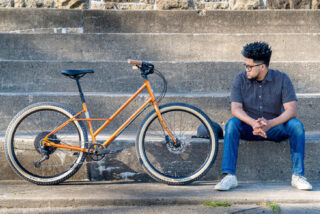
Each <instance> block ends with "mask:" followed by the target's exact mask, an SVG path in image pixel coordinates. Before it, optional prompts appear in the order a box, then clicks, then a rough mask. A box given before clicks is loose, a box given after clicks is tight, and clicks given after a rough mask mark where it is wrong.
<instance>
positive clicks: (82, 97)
mask: <svg viewBox="0 0 320 214" xmlns="http://www.w3.org/2000/svg"><path fill="white" fill-rule="evenodd" d="M76 81H77V86H78V89H79V93H80V98H81V102H82V103H85V102H86V101H85V99H84V96H83V93H82V89H81V85H80V81H79V78H76Z"/></svg>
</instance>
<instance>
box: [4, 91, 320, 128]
mask: <svg viewBox="0 0 320 214" xmlns="http://www.w3.org/2000/svg"><path fill="white" fill-rule="evenodd" d="M130 95H131V94H130ZM130 95H129V94H108V93H86V94H85V96H86V100H87V105H88V109H89V111H90V116H91V118H107V117H110V116H111V115H112V114H113V113H114V112H115V111H116V110H117V109H118V108H119V107H120V106H121V105H122V104H123V103H124V102H125V101H126V100H128V99H129V98H130ZM0 99H1V108H0V109H1V112H0V119H1V121H2V122H1V124H0V131H1V132H2V133H3V132H4V131H5V130H6V128H7V126H8V124H9V122H10V121H11V119H12V118H13V116H14V115H15V114H17V113H18V112H19V111H20V110H22V109H23V108H24V107H26V106H27V105H30V104H31V103H36V102H41V101H51V102H58V103H61V104H63V105H65V106H68V107H70V108H72V109H73V110H74V111H76V112H78V111H80V110H81V108H82V107H81V102H80V98H79V95H78V94H77V93H41V92H35V93H28V92H27V93H10V92H8V93H0ZM145 99H146V96H138V97H137V98H136V100H134V101H133V103H132V104H130V105H129V106H128V107H127V108H126V110H125V111H124V112H122V113H121V114H120V115H119V118H118V119H117V120H115V121H113V122H112V123H110V126H109V128H108V129H107V130H109V131H111V130H115V129H116V128H117V127H119V126H120V125H121V124H122V123H123V122H124V121H125V120H126V119H127V118H128V117H129V116H130V115H131V114H132V112H134V111H135V110H136V109H138V107H139V106H140V105H142V103H143V102H144V101H145ZM298 100H299V101H298V118H299V119H300V120H301V121H302V122H303V124H304V126H305V129H306V130H307V131H317V130H319V127H320V115H319V110H320V109H319V106H320V94H319V93H318V94H298ZM169 102H184V103H188V104H191V105H195V106H197V107H199V108H200V109H202V110H203V111H204V112H205V113H206V114H208V116H209V117H210V118H211V119H212V120H214V121H216V122H217V123H219V124H220V125H221V127H223V128H224V126H225V124H226V122H227V121H228V120H229V119H230V117H231V113H230V103H229V94H214V93H211V94H195V93H193V94H189V93H188V94H187V93H177V94H173V93H168V94H167V96H166V97H165V98H164V99H163V100H162V101H161V103H160V104H165V103H169ZM150 110H151V107H150V108H149V109H148V111H150ZM148 111H145V113H143V114H142V115H141V116H140V117H139V118H137V119H136V121H135V122H134V123H133V124H132V125H131V126H130V127H129V128H128V130H130V131H133V130H134V131H136V130H138V127H139V124H140V122H141V120H142V118H143V116H144V115H145V114H146V113H147V112H148ZM99 124H100V123H98V122H97V123H95V125H94V128H95V129H96V128H98V125H99Z"/></svg>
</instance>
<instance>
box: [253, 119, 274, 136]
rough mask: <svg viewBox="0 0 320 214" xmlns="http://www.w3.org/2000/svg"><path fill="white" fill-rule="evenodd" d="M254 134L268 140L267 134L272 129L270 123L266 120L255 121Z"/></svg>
mask: <svg viewBox="0 0 320 214" xmlns="http://www.w3.org/2000/svg"><path fill="white" fill-rule="evenodd" d="M252 128H253V132H252V133H253V134H254V135H260V136H261V137H263V138H267V134H266V132H267V131H268V130H269V129H270V122H269V121H268V120H266V119H265V118H263V117H262V118H258V119H257V120H255V122H254V124H253V126H252Z"/></svg>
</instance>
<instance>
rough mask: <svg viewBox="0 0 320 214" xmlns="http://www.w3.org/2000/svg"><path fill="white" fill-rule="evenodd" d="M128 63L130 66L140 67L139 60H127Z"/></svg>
mask: <svg viewBox="0 0 320 214" xmlns="http://www.w3.org/2000/svg"><path fill="white" fill-rule="evenodd" d="M128 63H129V64H132V65H137V66H142V61H139V60H133V59H128Z"/></svg>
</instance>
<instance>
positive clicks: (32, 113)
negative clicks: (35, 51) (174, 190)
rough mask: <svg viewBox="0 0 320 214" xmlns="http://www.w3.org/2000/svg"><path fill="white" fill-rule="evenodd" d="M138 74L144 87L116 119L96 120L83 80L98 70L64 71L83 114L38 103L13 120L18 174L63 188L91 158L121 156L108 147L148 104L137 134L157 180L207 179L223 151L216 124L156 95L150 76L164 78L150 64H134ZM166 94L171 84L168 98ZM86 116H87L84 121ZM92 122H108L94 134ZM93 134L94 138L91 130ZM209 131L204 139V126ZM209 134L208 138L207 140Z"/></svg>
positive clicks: (10, 142) (10, 133) (9, 139)
mask: <svg viewBox="0 0 320 214" xmlns="http://www.w3.org/2000/svg"><path fill="white" fill-rule="evenodd" d="M128 62H129V63H130V64H133V65H134V66H133V70H138V71H140V72H141V76H142V77H143V79H144V84H143V85H142V86H141V87H140V88H139V89H138V90H137V91H136V92H135V93H134V95H133V96H132V97H131V98H130V99H129V100H127V101H126V102H125V103H124V104H123V105H122V106H121V107H120V108H119V109H118V110H117V111H116V112H115V113H114V114H113V115H112V116H111V117H110V118H108V119H93V118H90V115H89V112H88V109H87V105H86V102H85V98H84V94H83V92H82V89H81V86H80V81H79V80H80V78H81V77H83V76H84V75H86V74H88V73H94V71H92V70H63V71H62V74H64V75H65V76H68V77H70V78H72V79H74V80H76V83H77V86H78V89H79V93H80V98H81V101H82V107H83V109H82V111H80V112H79V113H74V112H73V111H72V110H71V109H70V108H67V107H65V106H63V105H60V104H57V103H51V102H45V103H36V104H33V105H30V106H28V107H26V108H25V109H23V110H22V111H20V112H19V113H18V114H17V115H16V116H15V117H14V118H13V120H12V121H11V123H10V125H9V127H8V129H7V131H6V136H5V152H6V157H7V159H8V161H9V163H10V165H11V167H12V168H13V169H14V171H15V172H16V173H17V174H18V175H19V176H21V177H22V178H23V179H25V180H27V181H30V182H32V183H35V184H45V185H49V184H58V183H60V182H63V181H64V180H66V179H68V178H70V177H71V176H72V175H74V174H75V173H76V172H77V171H78V170H79V169H80V167H81V165H82V164H83V163H84V161H85V158H86V157H87V155H88V156H89V157H90V158H91V160H93V161H99V160H101V159H102V158H103V157H104V156H105V155H107V154H110V153H113V152H117V151H113V150H111V149H108V145H109V144H110V143H111V142H112V141H113V140H114V139H115V138H116V137H117V136H119V135H120V134H121V132H122V131H123V130H124V129H125V128H126V127H127V126H128V125H130V123H131V122H132V121H133V120H134V119H135V118H136V117H137V116H139V115H140V114H141V113H142V112H143V111H144V110H145V109H146V108H147V107H148V106H153V108H154V109H153V110H152V111H151V112H150V113H149V114H148V115H147V116H146V117H145V119H144V120H143V122H142V123H141V125H140V128H139V130H138V132H137V138H136V150H137V155H138V158H139V161H140V163H141V164H142V166H143V167H144V169H145V170H146V172H147V173H148V174H149V175H150V176H151V177H153V178H154V179H156V180H158V181H160V182H164V183H167V184H187V183H191V182H193V181H195V180H198V179H199V178H201V177H202V176H203V175H204V174H205V173H206V172H207V171H208V170H209V169H210V167H211V166H212V164H213V162H214V161H215V158H216V155H217V152H218V135H217V131H216V130H215V127H214V126H213V124H212V121H211V120H210V119H209V118H208V117H207V116H206V115H205V114H204V113H203V112H202V111H201V110H200V109H198V108H196V107H194V106H191V105H188V104H184V103H169V104H165V105H162V106H159V105H158V101H157V99H156V97H155V95H154V93H153V90H152V87H151V84H150V81H149V80H148V75H150V74H153V73H155V74H158V75H159V76H160V77H161V78H162V80H163V81H164V83H166V81H165V79H164V77H163V76H162V74H161V73H160V72H159V71H157V70H156V69H155V68H154V65H153V64H151V63H147V62H141V61H136V60H129V61H128ZM145 89H146V90H147V92H148V94H149V96H148V98H147V100H146V101H145V102H144V104H142V105H141V106H140V107H139V108H138V109H137V110H136V111H135V112H134V113H133V114H132V115H131V116H130V117H129V118H128V119H127V121H126V122H124V123H123V124H122V125H121V126H120V127H119V128H118V129H117V130H116V131H115V132H114V133H113V134H112V135H111V136H110V137H109V138H108V139H107V140H106V141H104V142H103V143H99V142H97V140H96V137H97V135H98V134H99V133H100V132H101V131H102V130H103V129H104V128H105V127H107V126H108V124H109V123H110V122H111V121H112V120H114V118H116V117H117V115H118V114H119V113H120V112H121V111H122V110H123V109H125V108H126V107H127V106H128V105H129V103H130V102H131V101H132V100H134V99H135V98H136V97H137V96H138V95H139V94H140V93H141V92H142V91H144V90H145ZM165 92H166V84H164V90H163V93H162V96H160V97H164V95H165ZM80 115H85V117H84V118H81V117H80ZM92 121H104V123H103V124H102V125H101V126H100V127H99V128H98V129H97V130H96V131H94V130H93V126H92ZM84 123H87V128H88V130H89V133H90V135H91V141H90V142H89V140H88V135H87V128H86V126H85V125H84ZM200 127H201V132H202V133H205V134H202V136H200V135H199V133H198V132H199V130H198V129H199V128H200ZM204 135H205V136H204Z"/></svg>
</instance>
